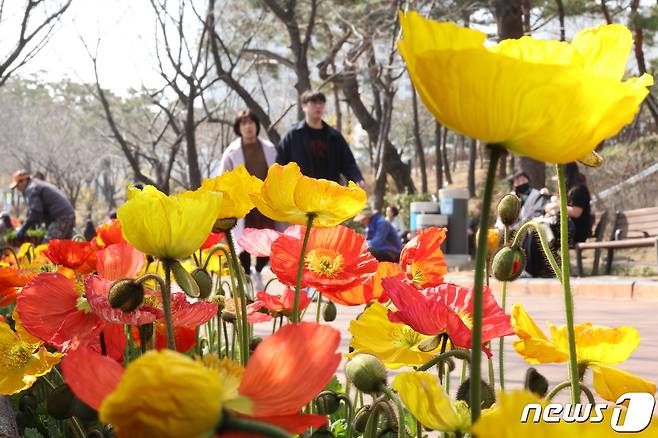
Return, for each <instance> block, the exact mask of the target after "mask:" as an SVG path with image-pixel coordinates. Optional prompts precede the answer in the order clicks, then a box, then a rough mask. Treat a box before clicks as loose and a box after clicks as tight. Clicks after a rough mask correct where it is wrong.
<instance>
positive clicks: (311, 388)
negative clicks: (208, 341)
mask: <svg viewBox="0 0 658 438" xmlns="http://www.w3.org/2000/svg"><path fill="white" fill-rule="evenodd" d="M339 342H340V333H339V332H338V330H336V329H334V328H332V327H330V326H328V325H321V324H317V323H310V322H302V323H299V324H288V325H285V326H283V327H282V328H280V329H279V330H278V331H277V332H276V333H274V334H273V335H272V336H270V337H268V338H266V339H265V340H264V341H263V342H261V343H260V345H258V347H257V348H256V350H255V351H254V354H253V355H252V356H251V358H250V359H249V363H248V364H247V368H246V369H245V370H244V375H243V376H242V381H241V382H240V388H239V389H238V393H239V394H240V395H241V396H244V397H247V398H249V399H251V401H252V403H253V405H252V409H253V414H252V416H253V417H254V418H256V419H257V420H260V421H266V422H268V423H272V424H276V425H278V426H281V427H284V428H285V429H287V430H288V431H289V432H291V433H303V432H304V431H305V430H307V429H308V428H309V427H310V426H312V427H319V426H321V425H323V424H325V423H326V417H324V416H316V415H307V414H301V413H300V411H301V409H302V408H303V407H304V406H306V404H307V403H309V402H310V401H311V400H313V398H314V397H315V396H316V395H318V394H319V393H320V391H322V390H323V389H324V387H325V386H326V385H327V383H329V381H330V380H331V378H332V377H333V375H334V373H335V372H336V368H337V367H338V364H339V363H340V358H341V356H340V354H339V353H337V352H336V349H337V348H338V344H339Z"/></svg>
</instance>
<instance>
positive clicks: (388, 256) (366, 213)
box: [355, 207, 402, 263]
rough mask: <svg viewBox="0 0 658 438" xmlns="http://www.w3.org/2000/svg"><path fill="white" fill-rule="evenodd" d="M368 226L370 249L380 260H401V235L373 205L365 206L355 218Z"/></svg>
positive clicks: (367, 237)
mask: <svg viewBox="0 0 658 438" xmlns="http://www.w3.org/2000/svg"><path fill="white" fill-rule="evenodd" d="M355 220H356V221H358V222H361V223H362V224H363V225H365V226H366V241H367V242H368V251H370V254H372V255H373V257H375V258H376V259H377V260H379V261H380V262H395V263H397V262H399V261H400V252H401V251H402V240H401V239H400V235H399V234H398V232H397V231H396V230H395V227H393V225H391V223H390V222H389V221H387V220H386V218H385V217H384V216H382V215H380V214H379V213H378V212H377V211H376V210H373V209H372V208H371V207H366V208H364V209H363V210H362V211H361V213H360V214H359V215H358V216H357V217H356V218H355Z"/></svg>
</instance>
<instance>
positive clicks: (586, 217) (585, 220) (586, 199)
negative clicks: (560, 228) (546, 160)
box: [546, 162, 593, 243]
mask: <svg viewBox="0 0 658 438" xmlns="http://www.w3.org/2000/svg"><path fill="white" fill-rule="evenodd" d="M564 175H565V180H566V181H565V182H566V186H567V215H568V216H569V219H570V222H572V224H573V233H571V230H570V233H569V234H570V236H569V237H570V238H572V243H578V242H584V241H585V240H587V238H588V237H590V236H591V235H592V222H593V221H592V213H591V208H590V202H591V200H592V197H591V196H590V193H589V189H588V188H587V179H586V178H585V175H583V174H582V173H580V171H579V170H578V164H576V163H575V162H573V163H567V164H566V165H565V166H564ZM546 213H547V214H555V215H558V214H560V204H559V202H558V201H557V199H556V201H555V202H551V203H549V204H547V205H546ZM570 228H571V227H570Z"/></svg>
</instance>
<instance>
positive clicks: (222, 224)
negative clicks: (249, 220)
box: [212, 217, 238, 233]
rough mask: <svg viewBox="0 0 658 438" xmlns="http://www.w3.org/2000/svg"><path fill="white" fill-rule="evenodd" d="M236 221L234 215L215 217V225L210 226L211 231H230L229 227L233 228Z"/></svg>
mask: <svg viewBox="0 0 658 438" xmlns="http://www.w3.org/2000/svg"><path fill="white" fill-rule="evenodd" d="M237 223H238V220H237V219H236V218H234V217H225V218H221V219H217V220H216V221H215V225H213V227H212V232H213V233H226V232H227V231H230V230H231V228H233V227H234V226H235V224H237Z"/></svg>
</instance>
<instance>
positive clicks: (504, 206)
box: [497, 193, 521, 227]
mask: <svg viewBox="0 0 658 438" xmlns="http://www.w3.org/2000/svg"><path fill="white" fill-rule="evenodd" d="M520 211H521V199H519V197H518V196H516V195H515V194H513V193H508V194H506V195H505V196H503V197H502V199H501V200H500V202H498V207H497V212H498V217H499V218H500V221H501V222H502V223H503V224H505V225H507V226H508V227H509V226H511V225H512V224H514V222H516V220H517V219H518V218H519V212H520Z"/></svg>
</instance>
